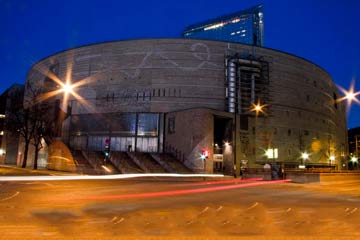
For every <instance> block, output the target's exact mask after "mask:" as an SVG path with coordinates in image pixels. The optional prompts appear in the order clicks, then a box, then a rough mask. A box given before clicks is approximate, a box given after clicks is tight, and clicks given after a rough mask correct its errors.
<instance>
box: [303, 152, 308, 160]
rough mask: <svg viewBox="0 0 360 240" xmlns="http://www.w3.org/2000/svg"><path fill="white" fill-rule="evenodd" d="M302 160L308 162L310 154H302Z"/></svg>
mask: <svg viewBox="0 0 360 240" xmlns="http://www.w3.org/2000/svg"><path fill="white" fill-rule="evenodd" d="M301 158H302V159H304V160H307V159H309V154H308V153H307V152H304V153H302V154H301Z"/></svg>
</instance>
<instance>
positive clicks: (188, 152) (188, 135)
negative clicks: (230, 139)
mask: <svg viewBox="0 0 360 240" xmlns="http://www.w3.org/2000/svg"><path fill="white" fill-rule="evenodd" d="M213 142H214V117H213V115H212V113H211V112H210V111H209V110H206V109H192V110H186V111H179V112H172V113H168V114H166V119H165V150H166V151H167V152H171V153H172V154H174V155H175V156H176V157H177V158H178V159H180V160H182V161H184V164H185V165H186V166H187V167H189V168H190V169H192V170H194V171H195V172H207V173H212V171H213V158H212V156H213ZM205 149H206V150H208V151H210V155H209V158H208V159H206V160H205V161H204V160H202V159H201V158H200V156H201V153H202V151H203V150H205ZM204 167H205V168H206V170H205V169H204Z"/></svg>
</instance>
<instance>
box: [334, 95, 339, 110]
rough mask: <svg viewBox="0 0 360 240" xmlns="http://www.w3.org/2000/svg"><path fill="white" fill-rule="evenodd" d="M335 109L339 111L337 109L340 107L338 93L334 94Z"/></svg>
mask: <svg viewBox="0 0 360 240" xmlns="http://www.w3.org/2000/svg"><path fill="white" fill-rule="evenodd" d="M333 96H334V107H335V109H337V107H338V105H337V95H336V93H334V95H333Z"/></svg>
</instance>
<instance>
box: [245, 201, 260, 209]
mask: <svg viewBox="0 0 360 240" xmlns="http://www.w3.org/2000/svg"><path fill="white" fill-rule="evenodd" d="M257 205H259V203H258V202H255V203H254V204H253V205H252V206H250V207H248V208H247V210H250V209H253V208H254V207H256V206H257Z"/></svg>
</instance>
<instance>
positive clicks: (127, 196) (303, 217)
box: [0, 167, 360, 240]
mask: <svg viewBox="0 0 360 240" xmlns="http://www.w3.org/2000/svg"><path fill="white" fill-rule="evenodd" d="M4 169H5V170H9V168H3V167H0V172H1V171H3V170H4ZM10 170H13V171H17V169H10ZM19 171H23V170H19ZM24 171H27V170H24ZM29 171H30V172H32V171H33V170H29ZM37 171H39V172H41V173H43V171H42V170H37ZM10 172H11V171H10ZM32 173H34V172H32ZM46 173H47V174H50V172H48V171H46ZM266 183H267V184H264V182H258V181H253V182H239V181H232V180H226V181H222V182H221V181H212V182H208V181H206V182H202V181H197V182H189V181H183V182H182V181H175V182H174V181H166V180H164V179H161V181H159V180H157V181H153V180H149V179H132V180H126V181H124V180H119V179H117V180H115V179H108V180H77V181H33V180H31V181H20V182H12V181H2V182H0V189H1V191H0V231H1V235H0V239H119V238H121V239H313V238H316V239H317V240H320V239H360V230H359V229H360V209H359V206H360V189H359V186H360V185H359V184H360V182H359V181H338V182H333V183H316V184H294V183H284V182H266Z"/></svg>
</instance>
